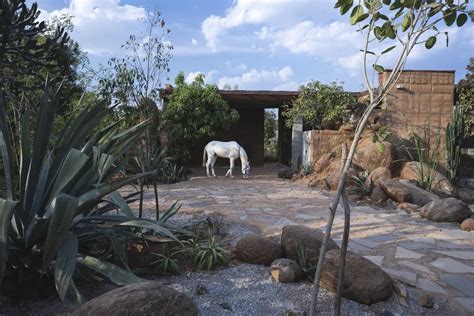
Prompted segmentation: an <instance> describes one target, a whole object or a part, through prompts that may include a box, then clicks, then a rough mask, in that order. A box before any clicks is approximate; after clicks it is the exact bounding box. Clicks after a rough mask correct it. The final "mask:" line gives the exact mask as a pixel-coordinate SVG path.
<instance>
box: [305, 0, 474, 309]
mask: <svg viewBox="0 0 474 316" xmlns="http://www.w3.org/2000/svg"><path fill="white" fill-rule="evenodd" d="M335 8H337V9H339V10H340V13H341V14H342V15H345V14H346V13H348V12H349V11H350V18H349V20H350V24H351V25H357V26H358V31H359V32H361V33H362V34H363V36H364V41H363V46H362V49H361V51H362V53H363V64H362V70H363V78H364V82H365V86H366V88H367V90H368V93H369V105H368V106H367V108H366V109H365V111H364V113H363V114H362V116H361V118H360V120H359V122H358V124H357V126H356V130H355V135H354V140H353V142H352V144H351V147H350V150H349V152H348V153H347V154H344V155H343V166H342V168H341V174H340V180H339V185H338V188H337V191H336V195H335V197H334V199H333V202H332V203H331V205H330V207H329V209H330V216H329V219H328V222H327V225H326V233H325V236H324V240H323V244H322V246H321V249H320V256H319V259H318V264H317V267H316V273H315V277H314V288H313V293H312V300H311V306H310V313H309V314H310V316H314V315H315V314H316V305H317V299H318V293H319V285H320V280H321V272H322V268H323V264H324V259H325V255H326V250H327V244H328V241H329V238H330V236H331V230H332V226H333V222H334V216H335V213H336V209H337V206H338V204H339V200H340V199H341V198H342V203H343V206H344V232H343V239H342V244H341V252H340V258H341V259H340V269H339V273H338V286H337V293H336V300H335V314H336V315H340V313H341V296H342V291H343V284H344V271H345V257H346V252H347V244H348V238H349V230H350V206H349V203H348V199H347V196H346V194H345V190H344V183H345V180H346V177H347V173H348V170H349V168H350V166H351V164H352V158H353V156H354V153H355V150H356V148H357V142H358V141H359V139H360V136H361V134H362V132H363V130H364V129H365V127H366V125H367V121H368V119H369V116H370V114H371V113H372V112H373V110H374V109H375V108H376V107H378V106H379V105H381V104H382V103H383V102H384V100H385V98H386V97H387V95H388V94H389V93H390V91H391V90H392V89H393V87H394V86H395V85H396V84H397V81H398V79H399V77H400V75H401V73H402V71H403V69H404V67H405V65H406V62H407V59H408V56H409V55H410V53H411V52H412V50H413V49H414V48H415V47H416V46H419V45H424V46H425V47H426V48H427V49H431V48H433V46H434V45H436V43H437V41H438V37H439V36H440V35H442V36H446V39H447V34H448V33H447V32H440V31H439V28H438V27H439V25H440V24H441V23H443V22H444V24H445V25H446V26H447V27H451V26H453V25H454V24H455V27H461V26H463V25H464V24H465V23H466V22H467V21H468V19H469V16H471V19H472V18H473V17H474V12H473V11H468V3H467V1H454V0H394V1H392V0H383V1H382V0H364V1H361V0H359V1H354V0H338V1H336V3H335ZM388 54H392V55H393V54H395V55H396V56H395V58H394V60H395V63H394V65H393V67H391V70H390V71H387V72H386V71H385V69H384V67H383V66H382V65H381V64H380V63H379V60H380V59H381V58H382V57H383V56H386V55H388ZM373 71H375V72H376V73H383V76H384V80H382V81H381V82H380V84H379V86H378V87H375V86H374V84H373V83H371V82H370V80H369V72H372V73H373V74H374V72H373ZM343 148H344V147H343Z"/></svg>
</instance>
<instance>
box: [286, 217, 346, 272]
mask: <svg viewBox="0 0 474 316" xmlns="http://www.w3.org/2000/svg"><path fill="white" fill-rule="evenodd" d="M323 239H324V233H323V232H322V231H320V230H319V229H312V228H309V227H307V226H302V225H287V226H285V227H283V230H282V233H281V246H282V248H283V255H284V256H285V257H286V258H290V259H293V260H298V248H300V249H302V250H304V251H305V252H306V258H307V263H308V264H310V265H316V264H317V262H318V259H319V252H320V251H321V245H322V243H323ZM338 248H339V247H338V245H337V244H336V243H335V242H334V241H333V240H332V239H329V243H328V248H327V250H328V251H329V250H333V249H338Z"/></svg>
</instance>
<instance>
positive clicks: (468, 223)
mask: <svg viewBox="0 0 474 316" xmlns="http://www.w3.org/2000/svg"><path fill="white" fill-rule="evenodd" d="M461 229H463V230H466V231H468V232H470V231H473V230H474V217H470V218H466V219H465V220H463V221H462V223H461Z"/></svg>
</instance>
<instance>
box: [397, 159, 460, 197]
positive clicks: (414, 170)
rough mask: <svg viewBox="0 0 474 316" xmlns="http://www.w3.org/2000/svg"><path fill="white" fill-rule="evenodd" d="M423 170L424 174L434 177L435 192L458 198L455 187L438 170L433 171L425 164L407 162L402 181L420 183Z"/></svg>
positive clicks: (404, 166) (401, 177) (401, 173)
mask: <svg viewBox="0 0 474 316" xmlns="http://www.w3.org/2000/svg"><path fill="white" fill-rule="evenodd" d="M421 168H423V173H425V174H427V175H428V174H430V173H431V175H432V177H433V191H435V192H437V193H439V194H440V195H442V196H457V190H456V187H455V186H454V185H452V184H451V182H450V181H449V180H448V178H446V177H445V176H444V175H442V174H441V173H439V172H438V171H436V170H431V169H430V167H429V166H428V165H427V164H425V163H420V162H417V161H408V162H405V163H404V164H403V166H402V169H401V171H400V179H406V180H415V181H418V182H419V181H420V173H421V171H420V170H421Z"/></svg>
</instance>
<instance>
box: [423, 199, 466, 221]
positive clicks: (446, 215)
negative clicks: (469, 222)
mask: <svg viewBox="0 0 474 316" xmlns="http://www.w3.org/2000/svg"><path fill="white" fill-rule="evenodd" d="M420 215H421V217H424V218H427V219H429V220H432V221H434V222H457V223H461V222H462V221H464V220H465V219H466V218H469V217H471V215H472V212H471V209H470V208H469V206H468V205H467V204H466V203H464V202H463V201H461V200H458V199H455V198H446V199H440V200H438V201H433V202H430V203H428V204H426V205H425V206H423V207H422V208H421V210H420Z"/></svg>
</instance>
